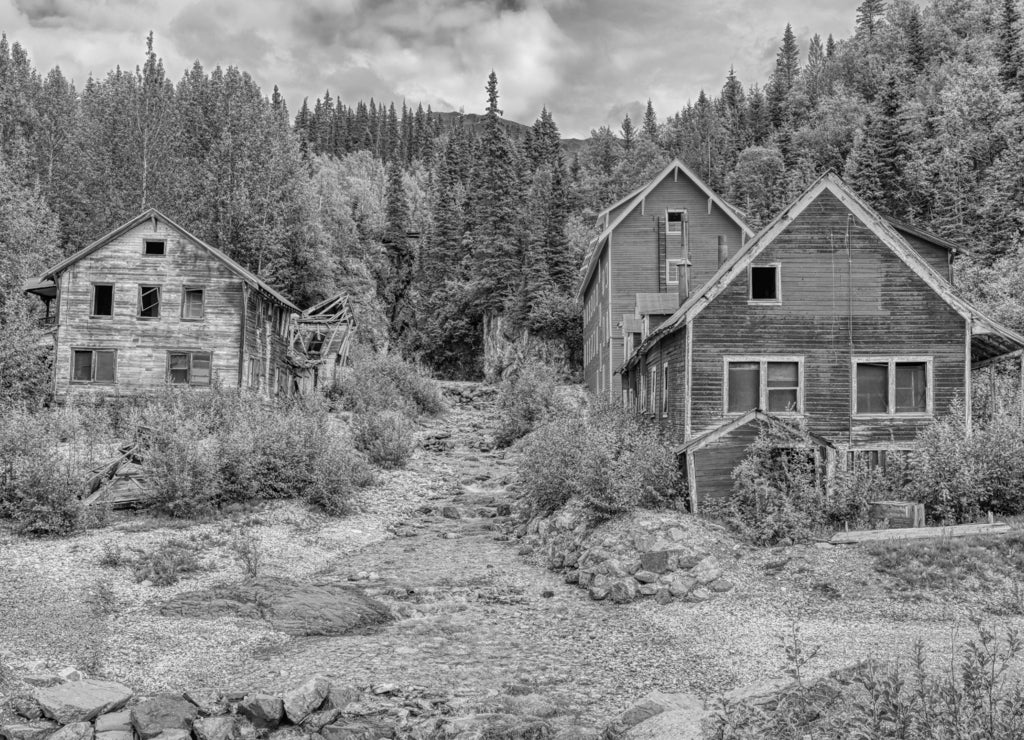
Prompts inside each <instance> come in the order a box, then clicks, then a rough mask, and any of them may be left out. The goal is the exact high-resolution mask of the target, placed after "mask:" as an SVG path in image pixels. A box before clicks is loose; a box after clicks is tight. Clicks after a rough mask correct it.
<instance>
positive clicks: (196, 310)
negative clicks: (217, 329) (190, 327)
mask: <svg viewBox="0 0 1024 740" xmlns="http://www.w3.org/2000/svg"><path fill="white" fill-rule="evenodd" d="M204 304H205V291H204V290H203V289H202V288H185V292H184V293H183V294H182V303H181V318H183V319H190V320H193V321H198V320H200V319H202V318H203V316H204V314H205V305H204Z"/></svg>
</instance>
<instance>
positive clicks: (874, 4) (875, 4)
mask: <svg viewBox="0 0 1024 740" xmlns="http://www.w3.org/2000/svg"><path fill="white" fill-rule="evenodd" d="M884 13H885V0H863V2H861V4H860V5H858V6H857V34H858V35H861V34H863V35H865V36H867V37H868V38H874V35H875V31H876V30H877V29H878V23H879V18H880V17H881V16H882V15H883V14H884Z"/></svg>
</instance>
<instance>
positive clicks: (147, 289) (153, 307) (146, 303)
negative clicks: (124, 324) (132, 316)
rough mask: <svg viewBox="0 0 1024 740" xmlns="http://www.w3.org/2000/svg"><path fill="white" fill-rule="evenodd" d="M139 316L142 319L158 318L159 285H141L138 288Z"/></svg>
mask: <svg viewBox="0 0 1024 740" xmlns="http://www.w3.org/2000/svg"><path fill="white" fill-rule="evenodd" d="M139 317H140V318H143V319H158V318H160V287H159V286H157V285H143V286H141V287H140V288H139Z"/></svg>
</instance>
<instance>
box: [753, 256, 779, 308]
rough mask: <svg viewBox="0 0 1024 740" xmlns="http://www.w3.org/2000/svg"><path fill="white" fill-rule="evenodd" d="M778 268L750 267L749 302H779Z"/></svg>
mask: <svg viewBox="0 0 1024 740" xmlns="http://www.w3.org/2000/svg"><path fill="white" fill-rule="evenodd" d="M778 277H779V268H778V267H776V266H774V265H773V266H771V267H751V268H750V300H752V301H777V300H779V289H778V288H779V284H778Z"/></svg>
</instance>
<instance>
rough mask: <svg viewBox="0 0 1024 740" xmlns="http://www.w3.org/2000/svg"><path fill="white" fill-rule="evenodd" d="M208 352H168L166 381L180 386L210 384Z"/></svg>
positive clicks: (209, 358) (209, 357)
mask: <svg viewBox="0 0 1024 740" xmlns="http://www.w3.org/2000/svg"><path fill="white" fill-rule="evenodd" d="M210 360H211V356H210V353H209V352H168V353H167V379H168V380H169V381H170V382H171V383H175V384H180V385H209V384H210Z"/></svg>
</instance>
